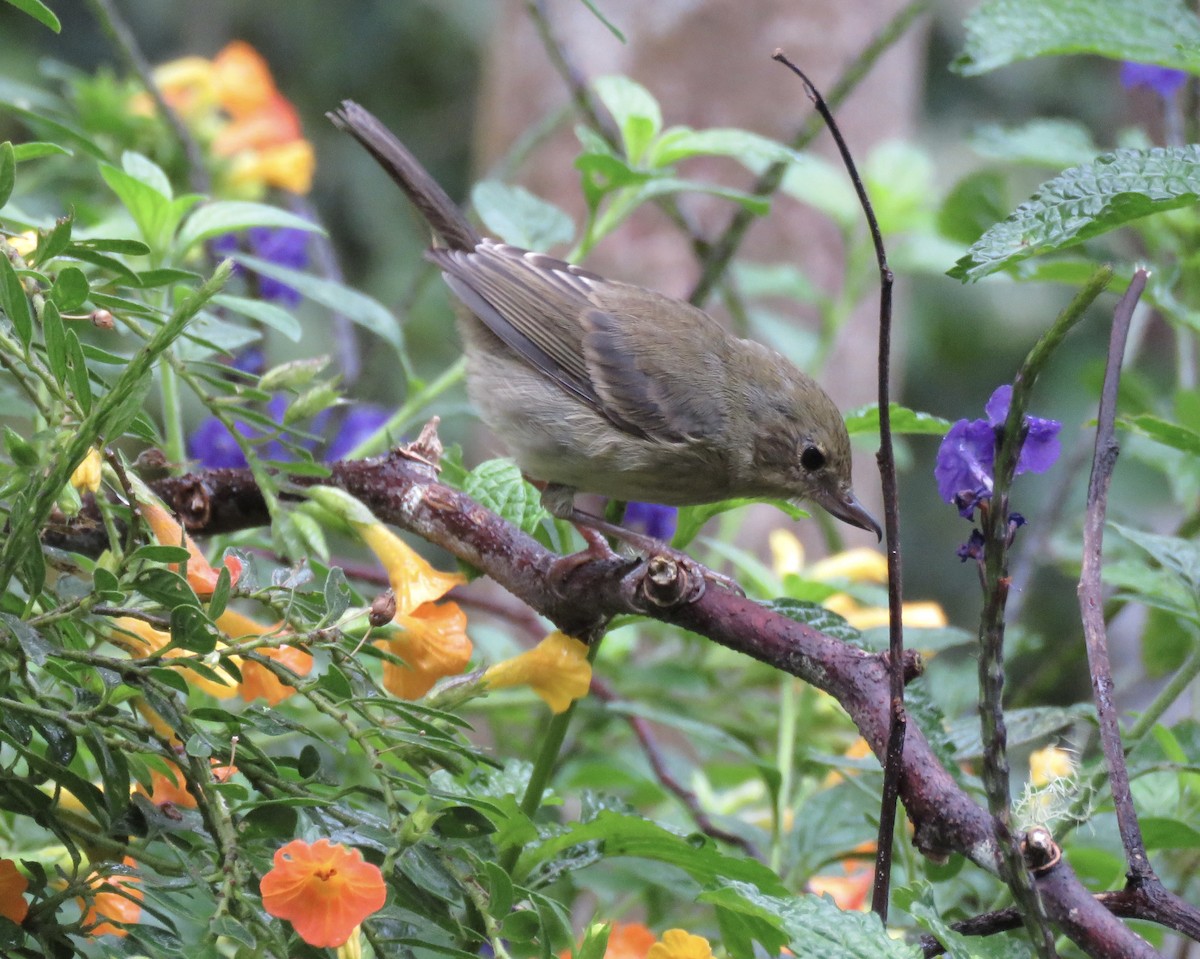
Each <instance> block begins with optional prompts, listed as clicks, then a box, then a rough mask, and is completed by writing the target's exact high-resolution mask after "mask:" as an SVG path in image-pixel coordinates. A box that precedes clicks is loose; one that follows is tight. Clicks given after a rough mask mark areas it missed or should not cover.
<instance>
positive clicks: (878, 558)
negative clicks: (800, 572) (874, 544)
mask: <svg viewBox="0 0 1200 959" xmlns="http://www.w3.org/2000/svg"><path fill="white" fill-rule="evenodd" d="M804 575H805V576H806V577H807V578H808V579H815V580H819V581H821V582H827V581H829V580H831V579H848V580H849V581H850V582H852V583H886V582H887V557H886V556H884V555H883V553H880V552H878V551H877V550H873V549H869V548H868V547H865V546H864V547H862V548H861V549H848V550H846V551H845V552H841V553H836V554H834V555H833V556H829V557H826V558H825V559H822V560H818V561H817V562H815V563H813V564H812V566H810V567H809V568H808V569H807V570H805V572H804Z"/></svg>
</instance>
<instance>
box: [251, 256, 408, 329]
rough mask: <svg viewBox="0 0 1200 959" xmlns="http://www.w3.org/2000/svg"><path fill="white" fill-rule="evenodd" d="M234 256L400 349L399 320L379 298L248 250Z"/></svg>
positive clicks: (257, 271)
mask: <svg viewBox="0 0 1200 959" xmlns="http://www.w3.org/2000/svg"><path fill="white" fill-rule="evenodd" d="M233 259H234V260H235V261H236V262H238V263H240V264H241V265H242V266H245V267H248V268H249V269H251V270H254V271H255V272H256V273H261V274H262V275H263V276H269V277H271V279H273V280H278V281H279V282H280V283H286V284H287V285H288V286H290V287H291V288H292V289H293V290H295V291H296V292H297V293H300V294H301V295H303V296H306V297H308V298H309V299H310V300H315V301H316V302H317V303H320V304H321V305H322V306H325V307H328V308H329V309H331V310H333V311H335V312H337V313H340V314H342V315H343V316H345V317H347V318H348V319H349V320H351V321H352V322H354V323H357V324H358V325H359V326H361V327H363V329H366V330H370V331H371V332H372V333H374V334H375V335H376V336H378V337H379V338H380V339H382V340H385V341H387V342H388V343H390V344H391V345H392V346H393V347H395V348H396V350H400V349H401V346H402V339H401V336H400V324H399V323H398V322H396V318H395V317H394V316H392V314H391V312H390V311H389V310H388V308H387V307H385V306H384V305H383V304H382V303H380V302H379V301H378V300H374V299H372V298H371V297H369V296H366V295H365V294H363V293H359V292H358V291H357V290H352V289H351V288H350V287H348V286H346V285H345V284H343V283H338V282H336V281H334V280H326V279H323V278H322V277H319V276H313V275H312V274H311V273H304V272H302V271H301V270H293V269H291V268H290V267H286V266H280V265H279V264H278V263H272V262H271V261H270V260H264V259H262V258H261V257H257V256H251V255H250V254H248V253H238V254H235V255H234V257H233Z"/></svg>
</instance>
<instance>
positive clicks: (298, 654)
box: [217, 609, 313, 706]
mask: <svg viewBox="0 0 1200 959" xmlns="http://www.w3.org/2000/svg"><path fill="white" fill-rule="evenodd" d="M217 626H218V627H219V628H220V629H221V631H222V632H223V633H225V635H226V636H228V637H229V638H230V639H231V640H237V639H245V638H246V637H248V636H264V635H266V634H267V633H270V632H274V631H275V630H276V629H278V628H279V624H276V625H274V626H266V625H264V624H262V623H260V622H258V621H257V620H254V619H251V618H250V617H249V616H245V615H243V614H242V613H239V612H238V611H237V610H233V609H227V610H225V612H223V613H222V614H221V615H220V616H218V617H217ZM256 652H257V653H258V654H259V655H260V656H264V657H266V658H267V659H273V660H275V661H276V662H278V663H281V664H283V665H284V666H286V667H287V668H288V669H290V670H291V671H292V672H293V673H295V674H296V675H297V676H307V675H308V674H309V673H310V672H311V671H312V666H313V658H312V653H309V652H307V651H305V650H303V649H298V648H297V647H295V646H279V647H272V646H264V647H262V648H261V649H258V650H256ZM238 669H240V670H241V672H242V682H241V685H239V686H238V688H237V691H238V694H239V695H240V696H241V697H242V699H244V700H245V701H246V702H248V703H249V702H253V701H254V700H255V699H257V698H258V697H259V696H261V697H262V698H263V699H265V700H266V701H267V705H268V706H278V705H279V704H280V703H281V702H283V701H284V700H285V699H287V698H288V697H289V696H291V695H292V694H293V693H294V692H295V691H296V690H295V687H293V686H289V685H288V684H287V683H285V682H284V681H283V680H281V679H280V678H279V677H278V676H276V675H275V673H273V672H272V671H271V670H270V669H269V668H267V667H266V666H264V665H262V664H261V663H256V662H254V661H253V660H250V659H241V658H239V659H238Z"/></svg>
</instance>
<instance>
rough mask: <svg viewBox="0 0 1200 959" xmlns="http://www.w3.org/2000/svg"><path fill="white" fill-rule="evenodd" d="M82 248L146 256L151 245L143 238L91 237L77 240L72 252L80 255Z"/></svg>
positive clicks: (99, 251) (98, 251)
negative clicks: (147, 244)
mask: <svg viewBox="0 0 1200 959" xmlns="http://www.w3.org/2000/svg"><path fill="white" fill-rule="evenodd" d="M80 250H95V251H96V252H97V253H123V254H124V255H125V256H146V255H147V254H148V253H149V252H150V247H148V246H146V244H145V243H143V242H142V241H141V240H130V239H127V238H126V237H89V238H87V239H77V240H76V241H75V243H74V245H73V246H72V252H73V253H75V254H76V255H78V253H79V251H80ZM135 282H136V279H135Z"/></svg>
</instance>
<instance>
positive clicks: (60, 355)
mask: <svg viewBox="0 0 1200 959" xmlns="http://www.w3.org/2000/svg"><path fill="white" fill-rule="evenodd" d="M42 337H43V338H44V340H45V341H46V364H47V365H48V366H49V367H50V372H51V374H53V376H54V379H55V380H56V381H57V382H58V384H59V385H60V386H61V385H62V384H64V383H65V382H66V381H67V333H66V330H65V329H63V321H62V317H61V316H59V313H58V307H56V306H55V305H54V301H53V300H47V301H46V305H45V306H44V307H43V308H42Z"/></svg>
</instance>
